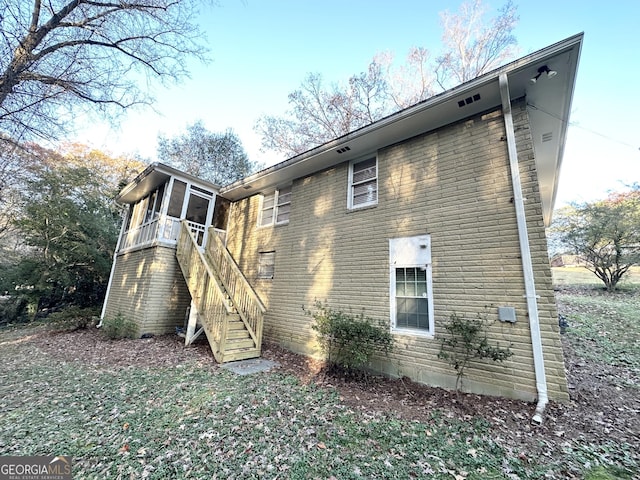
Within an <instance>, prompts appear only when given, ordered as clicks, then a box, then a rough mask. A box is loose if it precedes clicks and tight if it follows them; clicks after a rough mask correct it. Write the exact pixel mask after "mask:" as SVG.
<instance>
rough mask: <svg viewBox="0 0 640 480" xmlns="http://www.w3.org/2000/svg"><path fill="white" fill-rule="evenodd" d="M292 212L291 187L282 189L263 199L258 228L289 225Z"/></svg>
mask: <svg viewBox="0 0 640 480" xmlns="http://www.w3.org/2000/svg"><path fill="white" fill-rule="evenodd" d="M290 212H291V187H287V188H281V189H279V190H276V191H274V192H273V193H271V194H269V195H264V196H263V197H262V208H261V209H260V216H259V218H258V226H260V227H265V226H267V225H273V224H276V225H282V224H285V223H289V213H290Z"/></svg>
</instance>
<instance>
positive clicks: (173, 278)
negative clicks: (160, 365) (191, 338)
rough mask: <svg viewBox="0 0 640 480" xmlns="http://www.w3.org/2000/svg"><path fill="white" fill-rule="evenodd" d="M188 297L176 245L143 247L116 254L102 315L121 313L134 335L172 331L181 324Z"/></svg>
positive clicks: (112, 315) (111, 316)
mask: <svg viewBox="0 0 640 480" xmlns="http://www.w3.org/2000/svg"><path fill="white" fill-rule="evenodd" d="M190 301H191V297H190V296H189V291H188V290H187V286H186V284H185V282H184V279H183V277H182V273H181V271H180V267H179V266H178V262H177V260H176V257H175V249H174V248H168V247H162V246H156V247H150V248H144V249H141V250H135V251H131V252H127V253H124V254H122V255H119V256H118V258H117V261H116V266H115V272H114V276H113V282H112V284H111V291H110V293H109V299H108V303H107V308H106V310H105V319H109V318H113V317H115V316H116V315H117V314H118V313H121V314H122V315H123V316H124V318H125V319H127V320H128V321H130V322H133V324H134V325H135V327H134V329H133V335H134V336H136V337H138V336H140V335H142V334H143V333H153V334H155V335H161V334H164V333H172V332H174V331H175V327H176V326H183V325H184V319H185V313H186V310H187V307H188V306H189V303H190Z"/></svg>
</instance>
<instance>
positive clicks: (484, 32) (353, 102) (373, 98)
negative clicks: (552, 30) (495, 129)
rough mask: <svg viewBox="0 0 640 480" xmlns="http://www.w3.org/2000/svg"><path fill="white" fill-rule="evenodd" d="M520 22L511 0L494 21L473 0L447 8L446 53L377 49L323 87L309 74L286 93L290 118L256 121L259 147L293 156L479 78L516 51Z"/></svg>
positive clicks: (444, 24) (317, 77)
mask: <svg viewBox="0 0 640 480" xmlns="http://www.w3.org/2000/svg"><path fill="white" fill-rule="evenodd" d="M517 21H518V17H517V15H516V7H515V6H514V5H513V4H512V2H511V0H508V1H507V3H506V4H505V5H504V6H503V7H502V8H501V9H500V11H499V14H498V16H496V17H495V18H493V19H491V20H489V21H487V20H486V19H485V9H484V6H483V4H482V2H481V0H473V2H472V3H463V4H462V6H461V7H460V12H459V13H457V14H451V13H449V12H444V13H442V28H443V35H442V39H443V52H442V53H441V55H439V56H438V57H436V58H435V60H434V59H432V55H431V53H430V51H429V50H428V49H426V48H423V47H413V48H412V49H411V50H410V51H409V54H408V55H407V58H406V61H405V63H404V64H403V65H400V66H395V65H394V64H393V57H392V56H391V55H390V54H388V53H379V54H376V56H374V58H373V60H372V61H371V63H370V64H369V66H368V68H367V71H365V72H362V73H359V74H356V75H353V76H351V77H350V78H349V80H348V82H347V83H346V84H337V83H333V84H331V85H329V86H326V85H325V84H323V80H322V76H321V75H320V74H319V73H311V74H308V75H307V77H306V78H305V79H304V80H303V82H302V84H301V86H300V88H299V89H298V90H296V91H294V92H293V93H291V94H289V107H290V108H289V110H288V111H287V112H286V113H285V116H282V117H278V116H268V115H265V116H263V117H261V118H260V119H259V120H258V121H257V122H256V125H255V130H256V131H257V132H258V133H259V134H260V135H261V136H262V147H263V148H264V149H266V150H273V151H277V152H280V153H283V154H285V155H287V156H294V155H297V154H300V153H302V152H304V151H307V150H309V149H311V148H313V147H315V146H317V145H321V144H323V143H326V142H328V141H330V140H333V139H334V138H338V137H340V136H342V135H346V134H347V133H349V132H352V131H354V130H356V129H358V128H360V127H363V126H365V125H368V124H370V123H372V122H374V121H376V120H379V119H381V118H383V117H384V116H386V115H389V114H391V113H393V112H395V111H397V110H399V109H402V108H406V107H409V106H411V105H413V104H415V103H417V102H420V101H422V100H424V99H426V98H429V97H431V96H432V95H434V94H435V93H437V92H438V91H439V90H440V89H442V90H444V89H446V88H450V87H452V86H454V85H455V84H457V83H462V82H465V81H467V80H470V79H472V78H475V77H477V76H479V75H482V74H483V73H486V72H488V71H489V70H491V69H492V68H495V67H497V66H498V65H499V64H500V63H503V62H504V61H505V60H507V59H508V58H509V57H511V56H512V55H513V53H514V47H515V45H516V39H515V37H514V36H513V34H512V32H513V29H514V28H515V25H516V23H517Z"/></svg>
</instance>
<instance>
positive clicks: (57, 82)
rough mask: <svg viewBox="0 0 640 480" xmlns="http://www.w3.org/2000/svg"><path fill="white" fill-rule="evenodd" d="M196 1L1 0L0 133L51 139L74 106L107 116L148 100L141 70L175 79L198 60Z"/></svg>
mask: <svg viewBox="0 0 640 480" xmlns="http://www.w3.org/2000/svg"><path fill="white" fill-rule="evenodd" d="M196 4H197V0H128V1H126V2H125V1H121V0H48V1H42V0H31V1H29V0H3V1H2V3H1V4H0V132H1V133H3V134H4V135H5V136H6V137H5V139H6V138H11V139H13V140H15V141H18V142H23V141H26V140H29V139H34V138H41V139H52V138H54V139H55V138H57V137H58V136H59V135H60V134H62V133H64V132H66V131H68V129H69V128H70V126H71V125H72V119H73V114H74V113H78V111H79V110H78V107H83V108H85V109H87V110H97V111H99V112H100V113H101V114H103V115H106V116H108V117H111V116H112V115H113V114H115V113H117V112H118V111H122V109H126V108H127V107H130V106H132V105H136V104H144V103H149V102H150V101H151V97H150V94H149V90H148V89H147V88H145V89H141V88H138V84H137V81H139V80H141V75H142V76H144V75H146V76H148V77H156V78H159V79H160V80H162V81H165V80H167V81H175V80H179V79H181V78H183V77H184V76H185V75H187V71H186V69H185V57H187V56H195V57H197V58H199V59H203V55H204V54H205V51H204V48H203V47H202V46H201V44H200V43H199V39H200V38H201V36H200V33H199V30H198V28H197V27H196V25H195V22H194V20H195V15H196V13H197V11H196V6H197V5H196Z"/></svg>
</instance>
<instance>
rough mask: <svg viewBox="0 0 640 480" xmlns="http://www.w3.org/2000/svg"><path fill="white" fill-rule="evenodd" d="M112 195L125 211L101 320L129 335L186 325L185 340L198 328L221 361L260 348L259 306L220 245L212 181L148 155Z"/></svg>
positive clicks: (223, 216) (219, 208)
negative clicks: (148, 161)
mask: <svg viewBox="0 0 640 480" xmlns="http://www.w3.org/2000/svg"><path fill="white" fill-rule="evenodd" d="M116 201H117V202H118V203H119V204H121V205H123V206H125V208H126V213H125V217H124V221H123V224H122V230H121V233H120V238H119V240H118V245H117V247H116V252H115V255H114V263H113V267H112V269H111V277H110V279H109V285H108V288H107V294H106V298H105V302H104V306H103V309H102V315H101V317H102V321H103V322H105V321H106V322H108V321H109V320H110V319H113V318H120V319H121V321H126V323H127V324H128V326H129V327H130V328H129V330H130V333H131V335H132V336H134V337H139V336H141V335H145V334H165V333H171V332H174V331H175V330H176V328H178V329H180V330H181V329H183V328H184V327H186V340H185V341H186V343H187V344H189V343H191V342H192V341H193V340H194V339H195V338H197V336H198V335H199V334H200V333H202V332H204V333H205V334H206V336H207V339H208V340H209V343H210V344H211V348H212V350H213V353H214V355H215V357H216V359H217V360H218V361H220V362H223V361H229V360H234V359H241V358H251V357H255V356H259V355H260V346H261V336H262V317H263V314H264V307H263V305H262V302H261V301H260V299H259V298H258V296H257V295H256V294H255V292H254V291H253V289H252V288H251V286H250V285H249V283H248V282H247V281H246V279H245V278H244V276H243V275H242V272H240V270H239V269H238V267H237V265H236V264H235V261H234V260H233V258H232V257H231V255H230V253H229V251H228V250H227V248H226V245H225V240H226V230H225V228H226V222H227V214H228V210H229V205H230V203H229V201H228V200H225V199H224V198H222V197H220V196H218V187H217V186H216V185H214V184H212V183H209V182H207V181H204V180H201V179H198V178H196V177H194V176H192V175H189V174H186V173H184V172H181V171H179V170H176V169H174V168H172V167H169V166H167V165H163V164H160V163H154V164H152V165H150V166H149V167H148V168H147V169H145V170H144V171H143V172H142V173H141V174H140V175H138V177H136V179H135V180H134V181H133V182H131V183H130V184H129V185H127V186H126V187H124V189H123V190H122V191H121V192H120V194H119V195H118V196H117V198H116ZM198 327H199V328H198Z"/></svg>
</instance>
